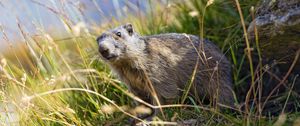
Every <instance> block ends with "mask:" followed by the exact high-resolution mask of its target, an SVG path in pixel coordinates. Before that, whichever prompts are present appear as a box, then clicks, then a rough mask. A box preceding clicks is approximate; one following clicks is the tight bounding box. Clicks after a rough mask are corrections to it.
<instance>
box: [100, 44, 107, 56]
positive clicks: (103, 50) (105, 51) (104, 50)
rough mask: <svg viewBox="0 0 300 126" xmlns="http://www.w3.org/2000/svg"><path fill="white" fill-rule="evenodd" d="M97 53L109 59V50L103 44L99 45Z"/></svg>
mask: <svg viewBox="0 0 300 126" xmlns="http://www.w3.org/2000/svg"><path fill="white" fill-rule="evenodd" d="M99 53H100V54H101V55H102V56H103V57H104V58H106V59H107V58H108V57H109V48H108V46H106V45H105V44H100V45H99Z"/></svg>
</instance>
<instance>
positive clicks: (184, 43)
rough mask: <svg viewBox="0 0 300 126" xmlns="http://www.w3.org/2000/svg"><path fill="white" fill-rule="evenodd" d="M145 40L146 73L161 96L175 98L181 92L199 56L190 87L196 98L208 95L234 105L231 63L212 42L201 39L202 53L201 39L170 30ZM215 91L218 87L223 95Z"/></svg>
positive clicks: (185, 86)
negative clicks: (168, 32) (146, 54)
mask: <svg viewBox="0 0 300 126" xmlns="http://www.w3.org/2000/svg"><path fill="white" fill-rule="evenodd" d="M144 39H145V41H146V43H147V44H146V45H147V47H148V48H147V51H148V52H147V53H149V54H148V55H149V57H148V60H147V64H148V65H147V66H148V67H147V71H148V73H149V74H148V75H149V76H150V78H151V81H152V83H153V85H154V87H156V90H157V92H159V94H161V95H162V97H164V99H175V98H178V97H177V96H180V95H181V94H182V91H184V90H185V89H186V88H187V85H188V83H189V81H190V80H191V79H192V76H193V71H194V70H195V65H196V63H197V58H199V57H200V58H199V61H198V69H197V73H196V74H195V78H194V80H193V86H192V87H191V89H190V90H191V91H192V93H193V94H194V95H197V97H198V98H199V97H200V98H202V97H203V96H209V97H206V98H210V99H217V98H220V99H218V100H217V101H219V102H221V103H223V104H227V105H231V104H233V95H232V91H231V87H232V83H231V75H230V73H231V70H230V67H231V66H230V63H229V61H228V60H227V59H226V57H225V56H224V55H223V54H222V53H221V51H220V50H219V49H218V48H217V47H216V46H215V45H214V44H213V43H211V42H210V41H207V40H205V41H203V48H204V52H203V51H202V50H200V51H198V49H199V44H200V43H201V41H200V39H199V38H198V37H196V36H193V35H187V34H177V33H170V34H160V35H154V36H147V37H144ZM200 48H201V47H200ZM199 55H200V56H199ZM195 89H196V90H195ZM217 90H220V92H219V93H220V94H219V95H221V96H222V97H218V96H216V95H217V94H216V93H217V92H218V91H217Z"/></svg>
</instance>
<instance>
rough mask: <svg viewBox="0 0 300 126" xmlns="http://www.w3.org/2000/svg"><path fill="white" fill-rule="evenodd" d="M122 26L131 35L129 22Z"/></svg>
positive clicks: (131, 30) (131, 29)
mask: <svg viewBox="0 0 300 126" xmlns="http://www.w3.org/2000/svg"><path fill="white" fill-rule="evenodd" d="M124 28H125V29H126V30H127V32H128V34H129V35H130V36H131V35H132V34H133V27H132V25H131V24H130V23H127V24H125V25H124Z"/></svg>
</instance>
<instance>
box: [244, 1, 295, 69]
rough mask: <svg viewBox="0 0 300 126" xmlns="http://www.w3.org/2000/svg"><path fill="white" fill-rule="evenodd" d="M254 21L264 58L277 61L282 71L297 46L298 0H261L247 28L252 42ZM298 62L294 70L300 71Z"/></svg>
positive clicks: (287, 64)
mask: <svg viewBox="0 0 300 126" xmlns="http://www.w3.org/2000/svg"><path fill="white" fill-rule="evenodd" d="M255 25H256V27H257V30H258V36H259V37H258V38H259V43H260V48H261V50H262V56H263V58H264V59H265V61H267V62H270V61H276V63H279V64H280V65H279V68H280V71H281V72H283V73H285V72H286V71H287V70H288V69H289V67H290V65H291V64H292V62H293V61H294V58H295V54H296V52H297V50H299V49H300V0H263V2H262V4H261V5H260V6H259V7H258V9H257V12H256V18H255V20H254V21H253V22H252V23H251V24H250V26H249V28H248V33H249V38H250V40H251V41H252V42H254V41H255V34H254V26H255ZM299 62H300V60H299V59H298V63H297V65H296V66H295V69H294V70H293V71H300V63H299ZM296 73H297V74H299V72H296Z"/></svg>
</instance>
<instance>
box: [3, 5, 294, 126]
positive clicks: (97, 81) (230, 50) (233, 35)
mask: <svg viewBox="0 0 300 126" xmlns="http://www.w3.org/2000/svg"><path fill="white" fill-rule="evenodd" d="M33 2H35V3H36V4H37V5H39V6H42V7H44V8H46V9H49V10H50V11H52V12H54V14H57V15H58V17H59V18H60V20H61V23H62V24H64V26H65V27H64V28H65V30H66V31H67V32H68V35H70V37H68V38H66V39H61V40H58V39H57V38H53V36H51V35H50V33H47V32H45V31H46V30H43V27H42V26H39V25H35V28H36V29H39V30H38V31H39V32H38V34H37V35H35V36H31V35H29V34H28V32H27V31H26V30H25V29H26V25H25V24H24V22H20V21H19V22H18V24H17V26H18V28H17V29H18V30H19V32H20V33H21V36H22V38H23V40H24V41H23V43H24V44H22V45H21V46H19V47H15V46H11V47H9V50H8V51H7V52H5V53H3V55H2V56H1V65H0V75H1V76H0V84H1V92H0V95H1V102H2V104H1V107H3V108H7V109H4V110H5V111H4V112H5V113H6V115H9V114H16V113H17V114H16V115H17V116H15V117H13V118H11V119H7V118H9V117H12V116H5V117H3V120H1V121H0V122H1V123H0V125H8V122H10V123H9V124H11V125H14V124H16V125H18V124H19V125H47V126H48V125H87V126H89V125H105V124H106V125H124V124H126V123H128V122H127V121H126V119H128V118H129V117H131V118H136V117H135V115H134V113H136V112H141V111H142V112H147V111H148V110H147V108H143V107H141V108H140V109H139V110H137V109H132V108H130V107H128V106H130V105H132V104H134V103H133V102H134V100H137V101H140V102H143V101H141V100H140V99H139V98H137V97H136V96H134V95H132V94H131V93H130V92H128V91H127V90H126V87H125V86H124V84H123V83H122V82H120V81H118V80H117V79H116V78H114V76H113V75H112V73H111V71H110V70H109V68H108V67H107V66H106V65H105V64H104V63H103V62H102V61H101V60H99V57H98V53H97V44H96V42H95V38H96V37H97V35H99V34H100V33H102V32H103V31H105V30H107V29H110V28H112V27H114V26H117V25H119V24H123V23H125V22H131V23H132V24H133V25H134V27H135V28H136V29H137V31H138V32H139V33H141V34H142V35H150V34H157V33H164V32H181V33H188V34H196V35H199V36H201V37H203V38H207V39H209V40H212V41H213V42H215V43H216V44H217V45H218V46H219V47H220V48H221V49H222V51H223V52H224V53H225V54H226V56H227V57H228V58H230V59H231V61H232V63H233V78H234V85H235V89H237V90H239V89H240V90H241V91H240V92H238V93H237V99H236V103H240V102H241V100H238V99H242V100H250V97H248V98H246V99H245V96H246V95H245V94H246V93H247V92H248V90H247V89H248V88H242V87H243V86H245V87H247V85H253V84H254V79H255V77H256V75H255V73H256V72H255V71H254V70H251V72H248V71H247V72H244V71H243V67H244V66H246V65H247V64H249V61H248V60H247V58H246V57H248V58H250V57H251V54H250V53H249V52H248V53H241V52H240V50H243V49H244V47H245V45H244V39H243V32H245V30H244V31H243V29H242V28H243V27H246V25H247V24H248V23H249V22H250V21H251V15H250V11H249V9H250V7H251V6H255V5H256V4H257V2H258V0H243V1H239V2H240V5H239V4H236V3H235V2H233V1H226V0H217V1H210V2H212V3H211V4H210V5H209V6H207V5H208V4H207V1H206V0H200V1H199V0H190V1H167V2H163V4H162V2H161V1H158V0H155V1H150V0H149V1H148V10H147V12H145V13H138V16H136V15H134V14H130V13H129V12H126V11H123V10H120V9H116V11H119V12H118V13H120V14H124V15H123V17H124V18H122V19H121V20H116V19H112V20H111V21H110V22H106V23H104V24H102V25H101V26H93V27H92V29H94V32H91V31H88V30H86V29H87V27H86V26H82V25H78V23H80V22H83V23H84V21H80V22H74V20H73V19H71V18H68V17H69V16H68V15H71V14H69V13H66V12H60V11H56V10H55V9H54V8H49V6H47V5H44V4H43V3H38V2H37V1H33ZM57 4H58V3H57ZM94 4H96V5H97V2H95V1H94ZM136 8H137V9H138V10H139V9H140V8H139V6H136ZM237 8H240V9H239V11H238V10H237ZM78 9H82V8H78ZM97 9H98V10H99V13H101V14H102V12H101V8H99V6H97ZM239 12H240V13H239ZM242 15H244V17H243V16H242ZM79 16H82V17H84V16H85V15H79ZM102 16H103V15H102ZM241 19H245V22H244V23H241V22H240V20H241ZM106 20H109V19H106ZM41 29H42V30H41ZM78 29H79V31H82V30H83V31H85V32H78ZM1 32H2V35H3V38H5V41H6V42H8V43H9V42H10V41H11V40H9V39H8V37H7V31H6V30H4V29H2V31H1ZM257 41H258V40H257ZM248 44H249V43H248ZM250 46H252V45H251V44H249V45H247V50H248V51H251V50H250V48H254V47H250ZM257 47H258V46H257ZM251 62H252V61H250V64H251ZM245 64H246V65H245ZM252 69H254V68H252ZM261 69H262V68H261ZM243 72H244V73H243ZM260 74H262V73H260ZM249 78H252V79H250V80H252V82H249ZM241 92H243V93H241ZM249 93H250V94H251V93H252V92H249ZM250 94H249V95H250ZM289 94H290V92H289ZM251 95H253V94H251ZM187 99H189V100H190V101H191V103H192V105H182V104H174V105H167V106H162V107H163V108H164V112H163V114H160V115H158V116H157V117H156V118H155V119H154V120H155V121H156V122H153V123H161V124H169V125H175V124H178V121H183V120H188V119H191V118H192V119H196V121H197V124H199V125H200V124H201V125H244V124H246V125H272V124H273V123H275V124H276V125H281V124H283V123H282V122H287V124H292V123H295V124H297V121H298V122H299V118H298V117H297V116H298V115H297V113H294V114H290V115H289V116H285V115H286V114H282V115H284V116H279V117H278V120H277V119H276V117H275V118H267V117H265V116H261V115H257V114H256V113H255V111H254V110H253V109H254V108H255V106H254V107H253V106H250V107H247V106H246V107H247V108H246V109H250V110H251V111H249V112H246V113H245V112H243V110H240V111H238V112H236V113H231V112H225V113H224V112H220V111H215V110H214V109H211V108H210V107H209V106H198V105H197V104H196V103H197V102H196V101H194V99H192V98H189V97H187ZM149 106H150V107H153V108H155V107H157V106H151V105H149ZM11 108H12V109H11ZM0 110H2V109H0ZM243 114H246V116H243ZM162 115H165V116H166V117H165V118H162ZM1 116H2V115H1ZM297 118H298V119H297ZM1 119H2V118H1ZM5 120H10V121H5ZM294 120H295V121H294ZM191 121H195V120H191Z"/></svg>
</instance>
